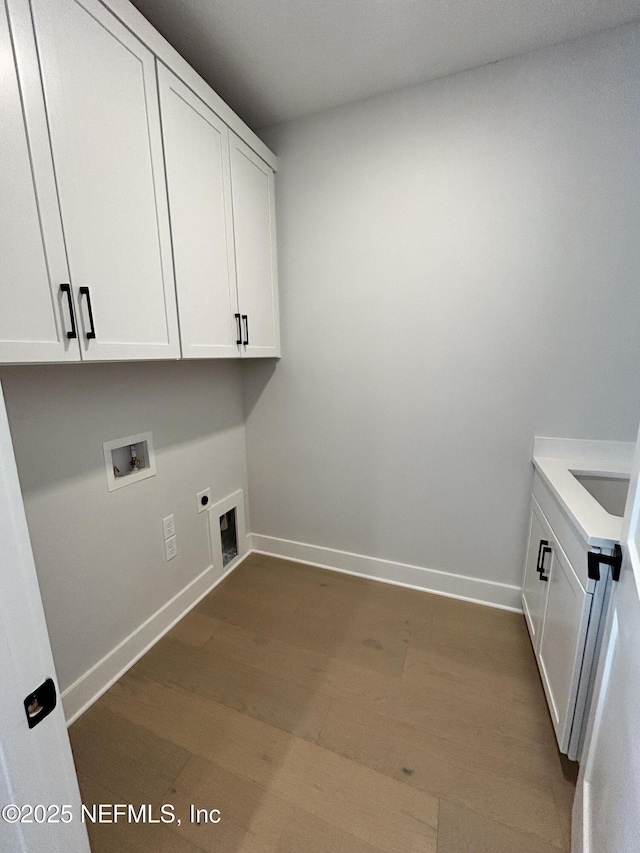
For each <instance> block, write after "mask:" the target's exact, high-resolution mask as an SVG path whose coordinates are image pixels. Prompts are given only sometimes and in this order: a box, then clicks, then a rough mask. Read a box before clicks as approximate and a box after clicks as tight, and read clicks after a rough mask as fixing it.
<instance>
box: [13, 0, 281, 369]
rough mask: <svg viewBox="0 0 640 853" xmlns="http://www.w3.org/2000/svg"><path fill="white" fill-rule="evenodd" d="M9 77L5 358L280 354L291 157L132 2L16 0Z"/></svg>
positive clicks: (54, 358)
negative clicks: (279, 272) (284, 203)
mask: <svg viewBox="0 0 640 853" xmlns="http://www.w3.org/2000/svg"><path fill="white" fill-rule="evenodd" d="M7 15H8V17H7ZM176 71H178V75H177V76H176V73H175V72H176ZM0 84H1V86H0V146H1V147H0V150H1V151H2V157H3V161H2V169H0V213H1V215H2V228H1V229H0V296H1V297H2V305H1V308H0V362H11V361H13V362H28V361H72V360H75V361H78V360H79V359H82V360H84V361H103V360H106V361H114V360H131V361H132V360H138V359H143V360H146V359H157V358H179V357H180V356H181V355H182V357H184V358H238V357H240V356H279V355H280V339H279V323H278V290H277V277H276V248H275V215H274V192H273V190H274V171H273V170H274V168H275V162H276V161H275V157H274V156H273V154H272V153H271V152H270V151H269V150H268V149H267V148H266V147H265V145H264V144H263V143H262V141H261V140H260V139H258V137H257V136H255V134H253V133H252V132H251V131H250V130H249V128H247V127H246V126H245V125H244V124H243V123H242V122H241V121H240V119H239V118H238V117H237V116H235V114H233V113H232V112H231V110H230V109H229V107H228V106H227V105H226V104H224V102H223V101H221V99H220V98H219V97H218V96H217V95H216V94H215V92H213V91H212V90H211V89H209V87H208V86H207V85H206V84H205V83H204V81H203V80H202V79H201V78H199V77H198V75H197V74H196V73H195V72H194V71H193V69H191V68H189V66H188V65H187V64H186V63H185V61H184V60H183V59H182V58H181V57H180V56H179V55H178V54H177V53H176V52H175V51H174V50H173V48H171V47H170V46H169V45H168V44H167V43H166V42H165V41H164V39H162V37H161V36H160V35H159V34H158V33H157V32H156V31H155V30H154V29H153V27H151V25H150V24H149V23H148V22H147V21H146V20H145V19H144V18H143V17H142V16H141V15H140V14H139V13H138V12H137V11H136V10H135V9H134V8H133V6H131V4H129V3H127V2H124V0H104V2H100V0H0ZM161 107H162V109H161ZM161 115H162V124H161ZM231 128H234V129H235V130H236V131H237V132H238V133H240V134H241V135H242V136H243V138H244V139H245V140H246V141H248V142H249V143H250V144H251V147H250V146H249V145H247V144H246V142H245V141H243V140H242V139H241V138H240V137H239V136H237V135H236V133H234V132H233V130H231ZM174 272H175V278H176V280H174ZM178 308H179V311H178ZM178 317H179V319H180V332H179V330H178Z"/></svg>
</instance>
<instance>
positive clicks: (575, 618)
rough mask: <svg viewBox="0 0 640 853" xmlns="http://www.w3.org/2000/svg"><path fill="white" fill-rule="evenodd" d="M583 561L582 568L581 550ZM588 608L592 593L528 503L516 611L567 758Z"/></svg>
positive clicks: (541, 515) (537, 509) (538, 511)
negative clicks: (518, 609) (527, 527)
mask: <svg viewBox="0 0 640 853" xmlns="http://www.w3.org/2000/svg"><path fill="white" fill-rule="evenodd" d="M584 561H585V566H586V561H587V554H586V549H585V553H584ZM592 605H593V593H592V592H587V591H586V589H585V588H584V587H583V585H582V584H581V582H580V580H579V579H578V576H577V574H576V572H575V571H574V569H573V567H572V566H571V563H570V562H569V560H568V559H567V556H566V555H565V553H564V551H563V549H562V547H561V546H560V543H559V542H558V539H557V538H556V536H555V534H554V532H553V530H552V528H551V526H550V525H549V522H548V521H547V519H546V517H545V516H544V513H543V512H542V510H541V509H540V506H539V505H538V502H537V501H536V499H535V497H534V498H533V499H532V509H531V526H530V533H529V543H528V547H527V559H526V568H525V580H524V587H523V592H522V606H523V610H524V615H525V619H526V621H527V626H528V628H529V633H530V635H531V641H532V644H533V650H534V653H535V656H536V660H537V662H538V667H539V670H540V676H541V678H542V684H543V687H544V691H545V694H546V697H547V702H548V705H549V711H550V713H551V719H552V722H553V726H554V729H555V733H556V738H557V740H558V746H559V748H560V751H561V752H565V753H566V752H570V739H571V732H572V727H573V723H574V717H575V711H576V702H577V698H578V690H579V684H580V676H581V670H582V663H583V659H584V653H585V640H586V634H587V627H588V625H589V619H590V616H591V610H592ZM577 733H578V732H577V729H576V735H577ZM578 739H579V738H578ZM574 740H575V738H574ZM576 746H577V743H576ZM571 752H572V755H571V757H575V755H573V750H571Z"/></svg>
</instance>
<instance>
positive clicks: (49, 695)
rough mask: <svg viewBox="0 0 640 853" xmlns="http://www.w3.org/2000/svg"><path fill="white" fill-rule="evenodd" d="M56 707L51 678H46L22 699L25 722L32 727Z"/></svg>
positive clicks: (54, 688) (54, 690) (54, 691)
mask: <svg viewBox="0 0 640 853" xmlns="http://www.w3.org/2000/svg"><path fill="white" fill-rule="evenodd" d="M55 707H56V686H55V684H54V683H53V681H52V679H50V678H47V680H46V681H45V682H43V683H42V684H41V685H40V687H38V689H37V690H36V691H35V692H34V693H29V695H28V696H27V698H26V699H25V700H24V710H25V712H26V714H27V723H28V725H29V728H30V729H32V728H33V727H34V726H37V725H38V723H39V722H41V721H42V720H44V718H45V717H48V716H49V714H50V713H51V712H52V711H53V709H54V708H55Z"/></svg>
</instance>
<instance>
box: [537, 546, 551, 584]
mask: <svg viewBox="0 0 640 853" xmlns="http://www.w3.org/2000/svg"><path fill="white" fill-rule="evenodd" d="M550 553H551V548H547V547H546V545H545V546H544V547H543V549H542V560H541V561H540V580H541V581H548V580H549V575H545V573H544V558H545V555H546V554H550Z"/></svg>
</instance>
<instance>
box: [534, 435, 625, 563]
mask: <svg viewBox="0 0 640 853" xmlns="http://www.w3.org/2000/svg"><path fill="white" fill-rule="evenodd" d="M634 450H635V444H634V443H633V442H625V441H588V440H582V439H573V438H546V437H542V436H536V437H535V439H534V446H533V464H534V466H535V468H536V470H537V471H538V472H539V474H540V476H541V477H542V479H543V480H544V482H545V483H546V484H547V486H548V487H549V488H550V489H551V491H552V493H553V494H554V496H555V497H556V498H557V500H558V502H559V503H560V506H561V507H562V509H563V510H564V511H565V512H566V513H567V515H568V516H569V518H570V519H571V520H572V522H573V524H574V525H575V527H576V529H577V530H578V532H579V533H580V535H581V536H582V538H583V539H584V540H585V541H586V542H587V544H588V545H592V546H600V547H608V546H610V545H613V544H614V543H615V542H619V541H620V535H621V531H622V519H621V518H619V517H618V516H615V515H610V514H609V513H608V512H607V511H606V510H605V509H604V508H603V507H602V506H600V504H599V503H598V501H597V500H596V499H595V498H594V497H592V496H591V495H590V494H589V492H588V491H587V490H586V489H585V488H584V486H582V485H581V484H580V483H579V482H578V480H576V478H575V477H574V476H573V474H572V471H574V472H579V473H581V474H588V475H600V476H602V475H605V476H606V475H611V476H613V477H615V476H616V475H620V474H623V475H624V474H626V475H629V474H630V472H631V464H632V461H633V454H634Z"/></svg>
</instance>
